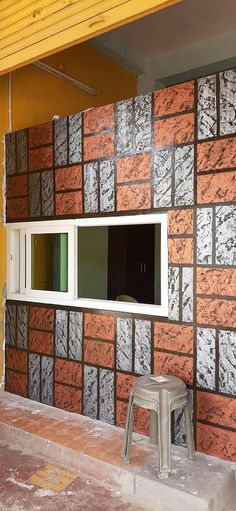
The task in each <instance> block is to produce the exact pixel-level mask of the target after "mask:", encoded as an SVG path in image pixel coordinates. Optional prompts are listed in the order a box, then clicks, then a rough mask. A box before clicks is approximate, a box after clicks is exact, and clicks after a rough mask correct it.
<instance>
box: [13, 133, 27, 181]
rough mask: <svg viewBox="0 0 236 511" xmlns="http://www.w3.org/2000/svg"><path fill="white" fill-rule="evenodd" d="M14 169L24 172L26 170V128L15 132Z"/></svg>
mask: <svg viewBox="0 0 236 511" xmlns="http://www.w3.org/2000/svg"><path fill="white" fill-rule="evenodd" d="M16 142H17V145H16V171H17V173H18V174H24V173H26V172H27V170H28V142H27V130H20V131H17V132H16Z"/></svg>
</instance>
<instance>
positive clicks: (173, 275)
mask: <svg viewBox="0 0 236 511" xmlns="http://www.w3.org/2000/svg"><path fill="white" fill-rule="evenodd" d="M179 271H180V270H179V268H177V267H174V268H169V275H168V297H169V299H168V318H169V319H170V320H172V321H179V294H180V289H179Z"/></svg>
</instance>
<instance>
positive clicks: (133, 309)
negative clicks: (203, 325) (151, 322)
mask: <svg viewBox="0 0 236 511" xmlns="http://www.w3.org/2000/svg"><path fill="white" fill-rule="evenodd" d="M7 300H12V301H21V302H29V303H42V304H47V305H48V304H49V303H50V304H52V305H59V306H62V307H63V306H66V307H78V308H81V309H97V310H105V311H111V312H128V313H132V314H142V315H143V314H144V315H148V316H160V317H167V316H168V306H167V304H166V305H148V304H143V303H131V302H119V301H111V300H95V299H94V300H92V299H88V298H80V299H77V300H71V299H66V298H64V299H57V298H49V297H46V298H42V297H40V298H38V297H37V296H26V295H23V294H18V293H12V294H10V293H9V294H8V295H7Z"/></svg>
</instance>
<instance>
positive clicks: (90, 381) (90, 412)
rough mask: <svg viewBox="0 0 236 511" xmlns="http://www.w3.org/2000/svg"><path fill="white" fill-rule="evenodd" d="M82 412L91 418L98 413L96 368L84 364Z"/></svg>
mask: <svg viewBox="0 0 236 511" xmlns="http://www.w3.org/2000/svg"><path fill="white" fill-rule="evenodd" d="M83 413H84V415H87V416H88V417H91V418H92V419H97V414H98V370H97V368H96V367H92V366H87V365H85V366H84V403H83Z"/></svg>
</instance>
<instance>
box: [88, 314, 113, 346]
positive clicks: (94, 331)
mask: <svg viewBox="0 0 236 511" xmlns="http://www.w3.org/2000/svg"><path fill="white" fill-rule="evenodd" d="M84 335H85V336H86V337H99V338H100V339H109V340H111V341H113V340H114V336H115V319H114V317H113V316H107V315H105V314H104V315H103V314H89V313H85V315H84Z"/></svg>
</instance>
